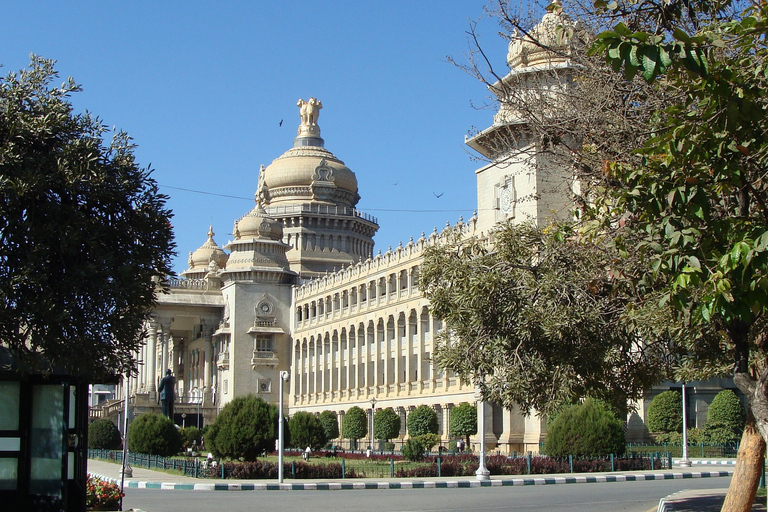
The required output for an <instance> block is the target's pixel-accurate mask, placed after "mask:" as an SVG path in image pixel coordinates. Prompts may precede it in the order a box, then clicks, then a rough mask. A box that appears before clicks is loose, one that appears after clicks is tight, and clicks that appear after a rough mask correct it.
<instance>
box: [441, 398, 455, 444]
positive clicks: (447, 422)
mask: <svg viewBox="0 0 768 512" xmlns="http://www.w3.org/2000/svg"><path fill="white" fill-rule="evenodd" d="M451 409H453V404H445V405H444V406H443V432H442V435H443V439H445V440H446V441H447V440H448V439H450V438H451Z"/></svg>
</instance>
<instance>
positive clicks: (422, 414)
mask: <svg viewBox="0 0 768 512" xmlns="http://www.w3.org/2000/svg"><path fill="white" fill-rule="evenodd" d="M406 424H407V426H408V435H410V436H411V437H418V436H423V435H425V434H437V428H438V424H437V413H436V412H435V410H434V409H433V408H432V407H430V406H428V405H420V406H418V407H417V408H415V409H414V410H412V411H411V412H410V413H409V414H408V418H407V419H406Z"/></svg>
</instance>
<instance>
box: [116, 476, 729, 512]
mask: <svg viewBox="0 0 768 512" xmlns="http://www.w3.org/2000/svg"><path fill="white" fill-rule="evenodd" d="M729 483H730V478H729V477H720V478H696V479H685V480H661V481H644V482H612V483H594V484H593V483H588V484H561V485H536V486H533V485H532V486H521V487H483V488H460V489H392V490H342V491H166V490H157V489H126V496H125V498H124V501H123V510H128V509H130V508H139V509H142V510H145V511H146V512H239V511H259V512H269V511H275V512H277V511H280V512H285V511H289V512H298V511H304V510H307V511H312V512H315V511H334V512H345V511H361V512H362V511H465V510H483V511H502V510H504V511H506V510H520V511H538V510H546V511H550V510H551V511H560V510H562V511H569V512H617V511H627V512H649V511H651V510H653V511H655V510H656V507H657V506H658V503H659V500H660V499H661V498H663V497H665V496H668V495H670V494H672V493H675V492H678V491H681V490H686V489H725V488H727V487H728V484H729Z"/></svg>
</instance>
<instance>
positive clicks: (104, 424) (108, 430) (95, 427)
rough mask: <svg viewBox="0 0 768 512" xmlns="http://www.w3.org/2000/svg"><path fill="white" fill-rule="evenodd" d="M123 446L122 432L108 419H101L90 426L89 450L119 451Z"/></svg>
mask: <svg viewBox="0 0 768 512" xmlns="http://www.w3.org/2000/svg"><path fill="white" fill-rule="evenodd" d="M122 445H123V439H122V436H121V435H120V431H119V430H117V427H116V426H115V424H114V423H112V422H111V421H109V420H108V419H106V418H100V419H98V420H96V421H94V422H93V423H91V424H90V425H88V448H97V449H104V450H119V449H120V447H121V446H122Z"/></svg>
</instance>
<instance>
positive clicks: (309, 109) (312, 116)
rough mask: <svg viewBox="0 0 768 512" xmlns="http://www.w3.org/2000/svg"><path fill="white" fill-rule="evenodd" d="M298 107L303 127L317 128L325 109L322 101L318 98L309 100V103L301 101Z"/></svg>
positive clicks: (297, 104)
mask: <svg viewBox="0 0 768 512" xmlns="http://www.w3.org/2000/svg"><path fill="white" fill-rule="evenodd" d="M296 106H297V107H299V116H300V117H301V126H317V118H318V117H319V116H320V109H321V108H323V103H322V102H321V101H318V99H317V98H309V101H304V100H303V99H300V100H299V101H298V102H297V103H296Z"/></svg>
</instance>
